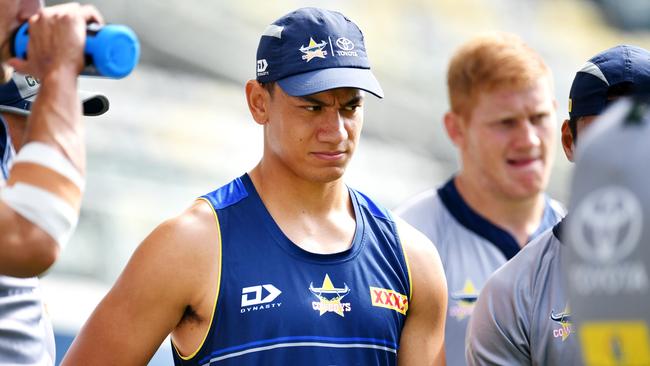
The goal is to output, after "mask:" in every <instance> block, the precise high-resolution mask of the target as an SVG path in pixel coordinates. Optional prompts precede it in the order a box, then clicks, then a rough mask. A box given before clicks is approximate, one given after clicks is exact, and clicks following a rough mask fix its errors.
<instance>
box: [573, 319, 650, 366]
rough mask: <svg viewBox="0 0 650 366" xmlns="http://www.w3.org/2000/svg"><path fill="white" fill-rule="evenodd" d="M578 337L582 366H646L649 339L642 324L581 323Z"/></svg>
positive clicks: (649, 359)
mask: <svg viewBox="0 0 650 366" xmlns="http://www.w3.org/2000/svg"><path fill="white" fill-rule="evenodd" d="M578 336H579V337H580V343H581V345H582V355H583V359H584V361H585V364H586V365H600V366H609V365H611V366H615V365H650V337H649V333H648V327H647V326H646V324H645V322H643V321H624V322H585V323H584V324H582V325H581V326H580V332H579V333H578Z"/></svg>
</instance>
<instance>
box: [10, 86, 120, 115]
mask: <svg viewBox="0 0 650 366" xmlns="http://www.w3.org/2000/svg"><path fill="white" fill-rule="evenodd" d="M77 95H78V96H79V100H80V101H81V103H82V104H83V115H84V116H91V117H93V116H99V115H102V114H104V113H106V111H108V108H109V107H110V103H109V102H108V98H107V97H106V96H105V95H101V94H96V93H90V92H87V91H82V90H80V91H79V92H78V93H77ZM35 99H36V95H33V96H31V97H29V98H25V99H23V100H21V101H20V102H18V103H16V104H14V105H0V112H8V113H13V114H17V115H20V116H29V113H30V110H31V107H32V103H33V102H34V100H35Z"/></svg>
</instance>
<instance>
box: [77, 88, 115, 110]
mask: <svg viewBox="0 0 650 366" xmlns="http://www.w3.org/2000/svg"><path fill="white" fill-rule="evenodd" d="M78 94H79V99H81V103H83V114H84V116H100V115H102V114H104V113H106V112H107V111H108V108H109V107H110V103H109V102H108V98H106V96H105V95H102V94H96V93H90V92H86V91H82V90H80V91H79V92H78Z"/></svg>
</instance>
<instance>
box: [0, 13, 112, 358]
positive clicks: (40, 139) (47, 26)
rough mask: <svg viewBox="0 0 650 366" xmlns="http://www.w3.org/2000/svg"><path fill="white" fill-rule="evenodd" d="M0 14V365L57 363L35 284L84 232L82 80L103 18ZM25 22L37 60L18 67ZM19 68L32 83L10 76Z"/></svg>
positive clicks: (93, 15) (95, 15) (32, 57)
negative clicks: (89, 45)
mask: <svg viewBox="0 0 650 366" xmlns="http://www.w3.org/2000/svg"><path fill="white" fill-rule="evenodd" d="M0 9H2V12H1V13H0V104H1V105H2V106H1V107H0V111H1V112H2V113H1V114H0V152H1V153H2V156H1V157H0V158H1V159H2V160H1V161H0V168H1V173H2V176H1V177H0V186H1V187H0V197H1V200H0V363H1V364H11V365H17V364H29V365H36V364H38V365H51V364H53V363H54V360H55V347H54V343H53V341H54V334H53V331H52V326H51V323H50V320H49V318H48V317H47V316H45V315H44V308H43V303H42V299H41V292H40V288H39V282H38V278H37V276H39V275H41V274H42V273H43V272H45V271H46V270H47V269H48V268H49V267H50V266H51V265H52V264H53V263H54V261H55V260H56V258H57V257H58V255H59V252H60V251H61V249H62V248H63V247H64V246H65V245H66V244H67V242H68V240H69V238H70V236H71V235H72V233H73V231H74V229H75V226H76V224H77V220H78V215H79V208H80V206H81V198H82V194H83V189H84V180H85V178H84V176H85V172H86V167H85V163H86V156H85V148H84V144H85V141H84V129H83V121H82V118H81V115H82V113H81V112H82V104H81V102H80V101H79V99H78V97H77V77H78V75H79V73H80V72H81V70H82V68H83V64H84V60H83V57H82V55H83V46H84V42H85V36H86V23H87V22H91V21H92V22H97V23H101V22H102V18H101V15H100V14H99V12H97V10H96V9H95V8H94V7H92V6H80V5H78V4H66V5H60V6H55V7H50V8H42V3H41V2H40V1H27V0H26V1H0ZM28 20H29V21H30V44H29V55H30V58H29V60H28V61H25V60H17V59H13V58H11V57H10V52H9V46H10V44H11V37H12V33H13V31H14V30H15V29H16V28H17V27H18V26H20V25H21V24H22V23H23V22H26V21H28ZM12 68H15V69H16V70H17V71H20V72H23V73H27V72H29V73H30V74H31V75H29V76H26V75H18V74H14V75H13V78H11V77H12V73H13V72H12ZM39 79H40V82H41V83H42V88H41V89H40V97H39V98H38V100H37V101H34V98H33V97H34V94H36V90H37V89H38V84H39ZM102 101H105V99H102ZM32 102H33V103H32ZM89 103H92V102H89ZM103 111H105V109H103V110H102V111H100V110H97V111H95V112H97V113H95V114H99V113H102V112H103Z"/></svg>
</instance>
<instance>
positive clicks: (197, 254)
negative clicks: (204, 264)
mask: <svg viewBox="0 0 650 366" xmlns="http://www.w3.org/2000/svg"><path fill="white" fill-rule="evenodd" d="M218 236H219V233H218V229H217V222H216V217H215V213H214V211H213V209H212V207H211V206H210V205H209V204H208V203H207V202H205V201H203V200H197V201H196V202H194V203H193V204H192V206H190V207H189V208H188V209H186V210H185V211H183V212H182V213H181V214H180V215H178V216H176V217H173V218H170V219H168V220H166V221H164V222H163V223H161V224H160V225H158V227H157V228H156V229H155V230H154V231H153V232H152V233H151V234H150V235H149V237H148V238H147V239H145V241H144V242H143V243H142V245H145V246H146V245H152V246H155V247H156V249H157V250H162V251H163V253H165V254H170V255H171V256H175V257H177V258H178V259H180V260H191V259H192V258H196V259H197V260H201V258H205V257H202V256H204V255H207V254H210V253H212V254H215V253H213V252H214V250H216V248H217V246H216V245H215V244H216V242H217V240H218ZM167 251H169V252H167ZM211 259H212V258H211Z"/></svg>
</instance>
